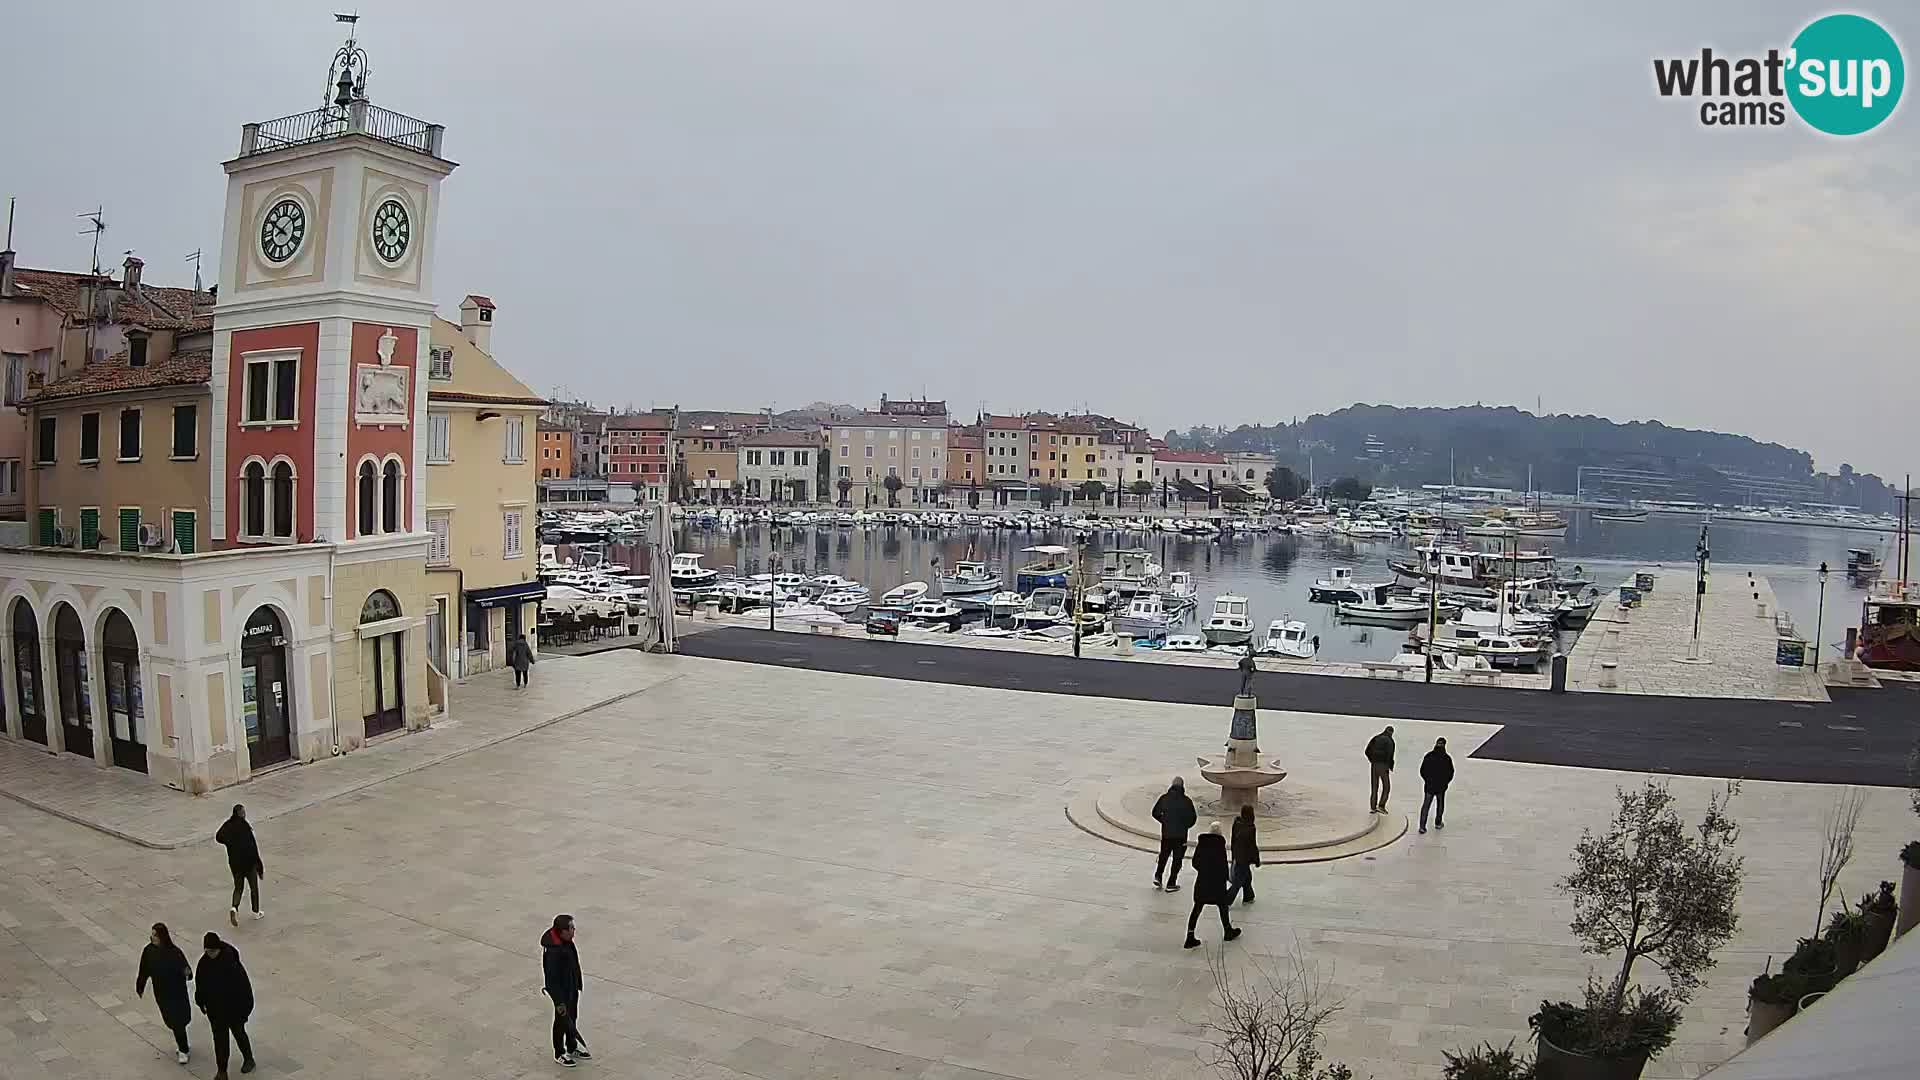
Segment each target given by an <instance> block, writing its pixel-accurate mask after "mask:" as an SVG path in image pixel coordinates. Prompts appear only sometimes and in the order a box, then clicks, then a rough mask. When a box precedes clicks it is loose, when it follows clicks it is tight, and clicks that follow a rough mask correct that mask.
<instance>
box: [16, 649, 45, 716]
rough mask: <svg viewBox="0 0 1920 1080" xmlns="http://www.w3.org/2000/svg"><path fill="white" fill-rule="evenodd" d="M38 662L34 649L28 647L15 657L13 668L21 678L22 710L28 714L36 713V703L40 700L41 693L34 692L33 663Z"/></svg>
mask: <svg viewBox="0 0 1920 1080" xmlns="http://www.w3.org/2000/svg"><path fill="white" fill-rule="evenodd" d="M36 662H37V658H36V657H35V656H34V655H33V650H32V649H28V648H22V649H20V650H19V651H18V653H17V655H16V656H15V658H14V668H13V670H14V672H15V674H17V675H18V676H19V678H20V711H21V712H23V713H25V714H27V715H28V716H33V715H36V713H35V709H34V705H35V703H36V702H38V701H39V700H40V695H38V694H36V693H34V692H33V678H34V672H33V665H34V664H35V663H36Z"/></svg>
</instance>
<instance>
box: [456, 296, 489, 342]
mask: <svg viewBox="0 0 1920 1080" xmlns="http://www.w3.org/2000/svg"><path fill="white" fill-rule="evenodd" d="M493 311H494V308H493V301H492V300H489V299H487V298H486V297H484V296H471V295H470V296H468V297H467V298H466V299H465V300H462V301H460V330H461V331H462V332H463V333H465V334H466V335H467V340H468V341H471V342H472V343H473V345H474V347H475V348H477V349H479V350H480V351H481V352H483V353H486V354H487V355H488V356H492V355H493Z"/></svg>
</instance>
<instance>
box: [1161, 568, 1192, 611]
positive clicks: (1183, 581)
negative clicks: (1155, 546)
mask: <svg viewBox="0 0 1920 1080" xmlns="http://www.w3.org/2000/svg"><path fill="white" fill-rule="evenodd" d="M1160 601H1161V603H1163V604H1165V605H1166V608H1167V611H1168V612H1169V613H1170V614H1171V615H1174V616H1179V615H1184V614H1186V613H1187V612H1188V611H1191V610H1193V609H1194V608H1196V607H1199V606H1200V593H1199V592H1198V590H1196V589H1195V588H1194V585H1193V571H1191V570H1175V571H1174V572H1173V573H1171V574H1168V575H1167V588H1166V591H1164V592H1162V593H1161V594H1160Z"/></svg>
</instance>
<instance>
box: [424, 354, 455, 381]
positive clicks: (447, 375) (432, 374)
mask: <svg viewBox="0 0 1920 1080" xmlns="http://www.w3.org/2000/svg"><path fill="white" fill-rule="evenodd" d="M427 378H429V379H433V380H435V381H438V382H445V381H447V380H448V379H451V378H453V350H452V349H450V348H447V347H446V346H444V345H436V346H434V347H433V348H430V349H428V350H427Z"/></svg>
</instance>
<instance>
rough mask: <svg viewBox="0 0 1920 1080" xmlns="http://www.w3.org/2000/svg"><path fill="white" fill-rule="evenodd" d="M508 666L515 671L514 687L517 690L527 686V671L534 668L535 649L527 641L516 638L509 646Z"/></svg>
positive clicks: (522, 638)
mask: <svg viewBox="0 0 1920 1080" xmlns="http://www.w3.org/2000/svg"><path fill="white" fill-rule="evenodd" d="M507 666H508V667H511V668H512V669H513V685H514V687H515V688H516V689H518V688H519V687H523V686H525V685H527V669H528V668H531V667H532V666H533V647H532V646H531V645H528V644H527V639H526V638H524V637H520V636H515V637H514V639H513V642H512V643H511V644H509V645H508V646H507Z"/></svg>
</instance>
